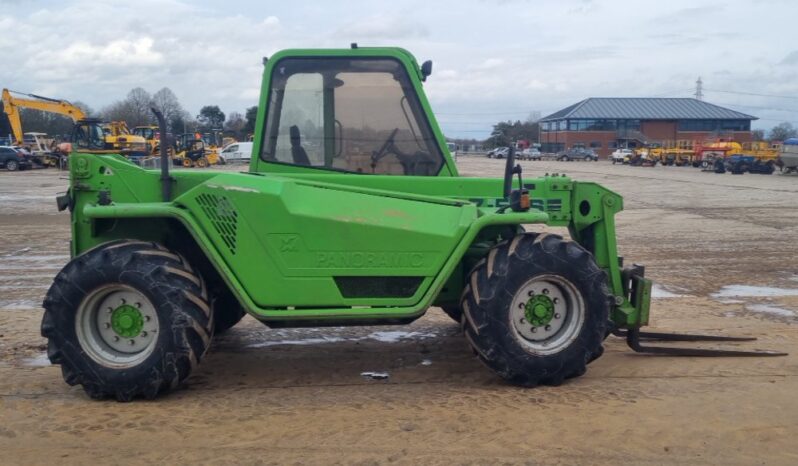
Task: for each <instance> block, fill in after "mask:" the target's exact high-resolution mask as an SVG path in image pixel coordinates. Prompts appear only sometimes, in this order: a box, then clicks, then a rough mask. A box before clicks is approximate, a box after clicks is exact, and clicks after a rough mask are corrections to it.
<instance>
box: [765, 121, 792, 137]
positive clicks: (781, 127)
mask: <svg viewBox="0 0 798 466" xmlns="http://www.w3.org/2000/svg"><path fill="white" fill-rule="evenodd" d="M796 136H798V130H797V129H795V127H794V126H793V125H792V124H791V123H789V122H786V121H785V122H784V123H779V124H778V125H776V126H774V127H773V128H772V129H771V130H770V135H769V138H770V140H771V141H783V140H785V139H789V138H794V137H796Z"/></svg>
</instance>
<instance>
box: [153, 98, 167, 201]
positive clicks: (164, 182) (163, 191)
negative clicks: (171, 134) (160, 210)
mask: <svg viewBox="0 0 798 466" xmlns="http://www.w3.org/2000/svg"><path fill="white" fill-rule="evenodd" d="M150 110H152V113H154V114H155V118H156V119H158V132H160V133H161V136H160V138H161V142H160V143H159V146H160V148H161V197H162V198H163V201H164V202H169V201H170V200H171V199H172V177H170V176H169V164H170V163H172V161H171V160H169V152H168V151H167V149H168V148H167V147H166V146H167V145H168V143H167V140H166V139H167V138H166V120H165V119H164V117H163V113H161V111H160V110H158V109H157V108H155V107H150Z"/></svg>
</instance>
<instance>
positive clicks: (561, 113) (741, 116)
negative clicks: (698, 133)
mask: <svg viewBox="0 0 798 466" xmlns="http://www.w3.org/2000/svg"><path fill="white" fill-rule="evenodd" d="M629 100H638V101H641V103H645V102H651V101H668V102H671V103H672V104H681V105H683V106H684V105H685V103H686V102H701V105H703V106H706V107H712V108H714V109H718V110H720V111H723V112H732V113H734V114H735V116H726V117H724V116H705V117H702V116H674V115H669V116H662V117H657V116H640V117H635V116H630V117H628V118H633V119H641V120H707V119H712V120H758V119H759V118H758V117H755V116H753V115H748V114H747V113H743V112H738V111H737V110H733V109H730V108H726V107H721V106H720V105H716V104H713V103H710V102H705V101H699V100H696V99H692V98H686V97H588V98H586V99H583V100H581V101H579V102H577V103H575V104H572V105H569V106H567V107H565V108H563V109H561V110H558V111H556V112H554V113H552V114H550V115H547V116H545V117H543V118H541V119H540V121H541V122H546V121H557V120H563V119H567V118H582V119H584V118H595V119H618V118H619V117H609V116H595V117H591V116H582V115H580V116H579V117H573V115H574V114H575V113H577V112H578V111H579V110H580V109H582V108H583V107H584V106H585V105H587V104H588V103H589V102H595V101H616V102H617V101H629ZM694 110H695V106H694V105H693V106H692V109H690V108H688V109H687V110H685V112H686V113H690V111H694ZM655 113H656V112H655Z"/></svg>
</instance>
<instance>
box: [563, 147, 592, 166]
mask: <svg viewBox="0 0 798 466" xmlns="http://www.w3.org/2000/svg"><path fill="white" fill-rule="evenodd" d="M557 160H559V161H563V162H570V161H571V160H584V161H585V162H589V161H591V160H592V161H593V162H597V161H598V155H596V152H595V151H594V150H593V149H585V148H583V147H577V148H571V149H568V150H567V151H565V152H560V153H559V154H557Z"/></svg>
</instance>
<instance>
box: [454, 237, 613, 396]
mask: <svg viewBox="0 0 798 466" xmlns="http://www.w3.org/2000/svg"><path fill="white" fill-rule="evenodd" d="M609 303H610V294H609V290H608V288H607V275H606V273H605V272H604V271H602V270H601V269H600V268H599V267H598V266H597V265H596V263H595V261H594V260H593V256H592V255H591V254H590V253H589V252H588V251H586V250H585V249H584V248H582V247H581V246H579V245H578V244H577V243H574V242H572V241H565V240H563V239H562V238H561V237H560V236H557V235H552V234H540V235H537V236H536V235H532V234H523V235H519V236H516V237H515V238H513V240H512V241H511V242H505V243H502V244H500V245H498V246H496V247H494V248H493V249H492V250H491V252H490V253H489V255H488V259H487V260H486V261H484V262H483V263H481V264H480V265H479V266H478V267H477V268H476V269H475V270H474V271H473V272H472V274H471V279H470V281H469V284H468V285H467V286H466V289H465V290H464V293H463V299H462V304H461V308H462V309H463V317H462V321H461V324H462V326H463V330H464V332H465V336H466V339H467V340H468V342H469V344H470V345H471V347H472V349H473V350H474V352H475V353H476V355H477V357H478V358H479V359H481V360H482V361H483V362H484V363H485V364H486V365H487V366H488V367H490V368H491V369H493V370H494V371H495V372H496V373H497V374H499V375H500V376H501V377H503V378H504V379H506V380H508V381H510V382H512V383H515V384H518V385H522V386H527V387H534V386H536V385H559V384H560V383H562V381H563V380H565V379H568V378H571V377H578V376H580V375H582V374H584V373H585V371H586V365H587V364H588V363H589V362H590V361H592V360H594V359H596V358H597V357H598V356H600V355H601V354H602V352H603V347H602V342H603V340H604V337H605V336H606V333H607V322H608V316H609Z"/></svg>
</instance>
